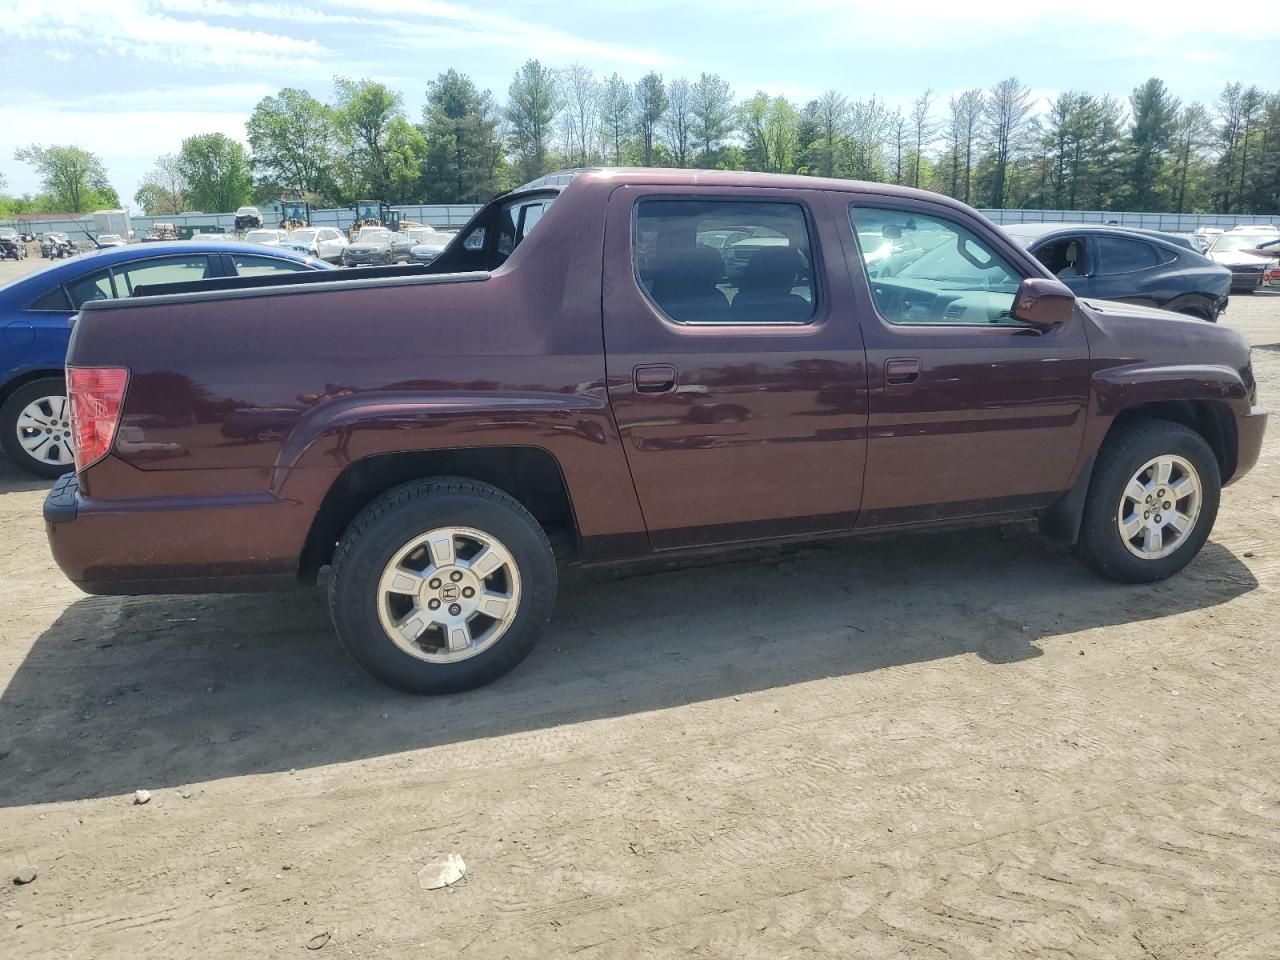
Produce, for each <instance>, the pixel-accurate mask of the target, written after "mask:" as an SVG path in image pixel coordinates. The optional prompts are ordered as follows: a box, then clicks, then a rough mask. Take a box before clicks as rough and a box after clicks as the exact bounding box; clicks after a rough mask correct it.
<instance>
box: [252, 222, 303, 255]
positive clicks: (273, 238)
mask: <svg viewBox="0 0 1280 960" xmlns="http://www.w3.org/2000/svg"><path fill="white" fill-rule="evenodd" d="M288 239H289V231H288V230H272V229H271V228H269V227H268V228H264V229H262V230H250V231H249V232H248V233H246V234H245V235H244V242H245V243H262V244H266V245H267V246H279V245H280V244H282V243H284V242H285V241H286V240H288ZM303 252H306V251H303Z"/></svg>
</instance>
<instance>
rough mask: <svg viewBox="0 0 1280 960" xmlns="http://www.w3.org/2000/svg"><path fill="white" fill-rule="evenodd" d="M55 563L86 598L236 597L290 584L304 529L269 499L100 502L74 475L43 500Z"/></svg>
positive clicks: (282, 504)
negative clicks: (84, 492)
mask: <svg viewBox="0 0 1280 960" xmlns="http://www.w3.org/2000/svg"><path fill="white" fill-rule="evenodd" d="M44 521H45V530H46V533H47V534H48V537H49V548H50V550H51V551H52V553H53V559H54V561H55V562H56V563H57V564H58V567H59V568H60V569H61V570H62V572H63V573H64V574H66V575H67V577H68V578H69V579H70V580H71V582H72V583H74V584H75V585H76V586H77V587H79V588H80V589H81V590H83V591H85V592H86V593H97V594H116V595H127V596H134V595H141V594H151V593H240V592H246V591H260V590H279V589H287V588H290V587H294V586H297V585H298V583H299V580H298V574H297V571H298V557H299V554H300V550H301V544H302V542H303V539H304V538H305V536H306V528H307V524H306V523H305V522H303V521H304V518H303V517H302V516H301V515H300V513H299V511H298V509H297V504H294V503H290V502H288V501H284V500H279V499H277V498H275V497H273V496H271V495H270V494H262V495H252V496H233V497H219V498H212V499H197V498H191V497H164V498H156V499H151V500H143V501H137V500H128V501H101V500H94V499H92V498H88V497H84V496H82V495H81V493H80V483H79V479H78V477H77V476H76V475H75V474H74V473H71V474H67V475H66V476H64V477H62V478H61V479H60V480H58V482H57V483H56V484H54V487H53V489H52V490H50V491H49V494H48V496H47V497H46V498H45V501H44Z"/></svg>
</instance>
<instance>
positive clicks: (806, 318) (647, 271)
mask: <svg viewBox="0 0 1280 960" xmlns="http://www.w3.org/2000/svg"><path fill="white" fill-rule="evenodd" d="M632 256H633V259H634V263H635V273H636V278H637V280H638V281H639V283H640V287H641V288H642V289H643V290H644V292H645V293H646V294H647V295H648V297H649V299H650V300H651V301H653V303H654V304H656V305H657V306H658V307H659V308H660V309H661V310H662V312H663V313H665V314H666V315H667V316H668V317H669V318H671V319H672V320H674V321H675V322H676V323H754V324H774V323H808V322H810V321H811V320H812V319H813V317H814V313H815V310H816V305H817V292H816V291H817V287H816V280H815V276H814V269H813V245H812V243H811V241H810V238H809V226H808V222H807V220H806V218H805V214H804V209H803V208H802V207H801V206H800V205H799V204H795V203H775V202H772V201H765V200H642V201H640V203H638V204H637V205H636V216H635V232H634V242H633V248H632Z"/></svg>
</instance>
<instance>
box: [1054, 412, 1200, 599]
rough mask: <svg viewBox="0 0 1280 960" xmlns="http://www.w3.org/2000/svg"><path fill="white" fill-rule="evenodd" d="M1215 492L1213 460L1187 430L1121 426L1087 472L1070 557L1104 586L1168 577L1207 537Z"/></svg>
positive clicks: (1137, 423)
mask: <svg viewBox="0 0 1280 960" xmlns="http://www.w3.org/2000/svg"><path fill="white" fill-rule="evenodd" d="M1221 487H1222V479H1221V474H1220V472H1219V469H1218V460H1217V458H1216V457H1215V456H1214V454H1213V451H1212V450H1211V449H1209V445H1208V444H1207V443H1205V441H1204V438H1202V437H1201V436H1200V435H1199V434H1198V433H1196V432H1195V431H1194V430H1191V429H1189V428H1188V427H1184V426H1183V425H1181V424H1178V423H1171V422H1169V421H1165V420H1133V421H1131V422H1129V423H1125V424H1121V425H1120V426H1118V427H1117V428H1116V429H1115V430H1114V431H1113V432H1112V434H1111V436H1110V437H1109V438H1108V439H1107V442H1106V444H1105V446H1104V447H1103V449H1102V452H1101V453H1100V454H1099V456H1098V461H1097V463H1096V465H1095V466H1094V471H1093V478H1092V481H1091V482H1090V484H1089V493H1088V496H1087V498H1086V500H1085V508H1084V518H1083V522H1082V524H1081V527H1080V541H1079V543H1078V544H1077V546H1076V552H1077V553H1078V555H1079V556H1080V558H1081V559H1082V560H1083V561H1084V562H1085V563H1086V564H1087V565H1088V566H1089V567H1090V568H1091V569H1092V570H1094V571H1095V572H1096V573H1099V574H1101V575H1102V576H1104V577H1107V578H1109V579H1112V580H1119V581H1122V582H1124V583H1149V582H1152V581H1155V580H1163V579H1164V578H1165V577H1169V576H1172V575H1173V574H1175V573H1177V572H1178V571H1179V570H1181V569H1182V568H1183V567H1185V566H1186V565H1187V564H1188V563H1190V562H1191V561H1192V560H1193V559H1194V558H1195V556H1196V554H1198V553H1199V552H1200V548H1201V547H1203V546H1204V543H1205V541H1206V540H1207V539H1208V538H1209V533H1210V531H1211V530H1212V529H1213V523H1214V520H1215V519H1216V518H1217V515H1218V500H1219V496H1220V493H1221Z"/></svg>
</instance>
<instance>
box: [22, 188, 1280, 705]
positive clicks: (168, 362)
mask: <svg viewBox="0 0 1280 960" xmlns="http://www.w3.org/2000/svg"><path fill="white" fill-rule="evenodd" d="M534 208H537V209H538V210H539V215H538V217H537V218H536V221H535V219H534V218H530V217H529V216H528V215H527V214H528V211H529V210H530V209H534ZM731 227H732V228H735V229H736V230H740V231H741V232H743V233H746V234H747V235H748V236H762V237H766V236H767V237H771V238H775V239H777V238H780V239H781V240H782V241H783V242H781V243H770V244H762V245H759V246H758V248H757V249H756V250H754V251H753V252H752V254H751V256H750V257H749V258H748V259H747V261H746V262H745V263H744V264H742V266H743V269H742V272H741V273H740V275H738V276H737V277H736V279H735V282H733V283H727V282H726V280H725V276H726V271H725V253H724V248H723V247H721V248H720V249H717V248H716V247H715V246H714V245H713V244H710V243H704V242H703V240H704V239H708V238H710V237H711V235H712V233H713V232H714V231H724V230H726V229H727V228H731ZM911 233H916V234H919V235H922V236H924V235H927V236H929V237H931V238H939V239H938V242H937V243H935V244H934V245H933V246H932V248H931V249H930V250H929V251H928V252H927V253H926V254H924V255H923V256H921V257H920V258H918V259H917V260H916V261H915V262H914V263H913V264H911V270H910V271H900V272H896V273H894V274H892V275H885V274H882V273H880V274H878V275H875V276H873V275H872V271H871V270H870V269H869V268H868V267H867V266H866V264H865V255H866V251H865V249H864V247H863V246H862V243H861V240H860V238H861V237H863V236H867V237H891V236H901V235H904V234H911ZM1153 242H1154V241H1153ZM731 246H733V245H731ZM740 252H741V251H740V250H739V251H738V252H735V253H734V254H733V256H734V257H735V258H739V254H740ZM929 258H933V259H931V261H930V265H929V269H927V270H926V269H923V268H922V267H921V265H922V264H923V263H924V261H925V260H926V259H929ZM344 276H345V277H350V278H351V279H345V278H339V279H337V280H336V281H335V280H334V278H333V276H331V275H328V274H326V275H323V276H321V275H306V274H295V275H293V276H291V277H287V278H280V279H279V280H267V281H265V282H266V283H269V284H270V286H264V287H261V288H257V289H240V290H226V291H223V290H219V291H216V292H209V291H207V290H205V289H202V287H203V286H204V285H202V284H178V285H176V286H174V287H171V288H169V289H167V290H165V291H163V292H162V291H157V295H156V296H154V297H140V298H134V299H132V300H127V301H114V302H110V301H108V302H101V303H99V302H91V303H87V304H85V305H84V308H83V310H82V313H81V315H80V318H79V320H78V321H77V324H76V332H75V336H74V338H73V341H72V345H71V350H70V354H69V356H68V360H67V370H68V375H69V376H70V378H71V384H72V388H73V392H72V398H73V399H72V403H73V406H74V411H75V412H74V415H73V418H72V420H73V422H74V423H75V424H76V426H77V430H78V431H79V434H78V438H79V446H78V447H77V451H76V456H77V473H76V474H74V475H70V476H68V477H65V478H63V480H61V481H60V482H59V483H58V484H57V485H56V486H55V487H54V489H53V490H52V491H51V492H50V494H49V496H48V498H47V500H46V501H45V520H46V524H47V530H48V535H49V540H50V543H51V546H52V550H53V555H54V557H55V559H56V561H57V563H58V564H59V566H60V567H61V568H62V569H63V571H65V573H66V574H67V576H68V577H70V578H71V579H72V580H73V581H74V582H75V583H76V584H78V585H79V586H80V587H81V588H83V589H85V590H87V591H89V592H93V593H124V594H134V593H146V592H165V593H169V592H184V591H186V592H191V591H210V590H212V591H219V590H222V591H234V590H244V589H265V588H271V587H293V586H296V585H297V584H299V583H308V582H311V581H313V580H314V578H315V576H316V573H317V571H318V570H320V569H321V568H322V567H324V566H326V565H330V566H331V567H332V569H331V571H330V575H329V578H328V596H329V603H330V608H331V611H332V615H333V620H334V624H335V625H336V628H337V632H338V635H339V637H340V638H341V640H342V642H343V644H344V645H345V646H346V648H347V649H348V650H349V651H350V652H351V654H352V656H353V657H354V658H355V659H356V660H357V661H358V662H359V663H360V664H361V665H362V666H364V668H365V669H366V670H368V671H369V672H370V673H372V674H373V675H374V676H376V677H378V678H380V679H382V680H383V681H385V682H387V683H389V684H392V685H394V686H396V687H399V688H401V689H405V690H410V691H414V692H419V693H440V692H446V691H456V690H463V689H467V688H470V687H474V686H476V685H478V684H482V683H485V682H487V681H490V680H493V679H494V678H495V677H498V676H500V675H502V674H503V673H505V672H507V671H508V670H510V669H511V668H512V667H514V666H515V665H516V664H517V663H518V662H519V661H520V660H521V659H522V658H523V657H524V656H525V655H526V654H527V653H528V652H529V650H530V649H531V647H532V646H533V644H534V642H535V640H536V639H537V637H538V634H539V632H540V631H541V630H542V629H543V627H544V625H545V624H546V622H547V620H548V618H549V616H550V614H551V611H552V607H553V605H554V602H555V594H556V587H557V578H558V563H559V562H564V563H583V564H596V563H614V562H620V561H630V560H639V559H647V558H654V557H675V556H678V555H681V554H685V553H692V552H703V551H706V550H708V549H712V548H727V547H730V546H740V545H743V544H754V543H759V542H778V541H780V540H787V539H802V538H812V537H825V536H838V535H848V534H855V533H863V532H871V531H884V530H887V529H891V528H896V527H902V526H914V525H925V524H934V523H942V522H955V521H975V520H983V521H990V520H995V519H1000V518H1009V517H1037V518H1039V520H1040V522H1041V524H1042V528H1043V529H1044V530H1045V532H1046V533H1049V534H1051V535H1054V536H1057V537H1060V538H1062V539H1064V540H1066V541H1068V542H1071V543H1074V544H1075V548H1076V551H1077V553H1078V554H1079V556H1080V557H1081V559H1082V560H1083V561H1084V562H1085V563H1086V564H1088V565H1089V566H1090V567H1091V568H1092V569H1093V570H1095V571H1096V572H1098V573H1099V574H1101V575H1102V576H1105V577H1109V578H1112V579H1115V580H1121V581H1127V582H1148V581H1154V580H1159V579H1162V578H1164V577H1168V576H1170V575H1172V574H1174V573H1176V572H1177V571H1178V570H1180V569H1182V568H1183V567H1184V566H1185V565H1186V564H1187V563H1188V562H1190V561H1191V560H1192V558H1193V557H1195V556H1196V554H1197V553H1198V552H1199V550H1200V548H1201V547H1202V546H1203V545H1204V543H1205V541H1206V538H1207V537H1208V536H1209V533H1210V531H1211V529H1212V527H1213V523H1214V519H1215V517H1216V514H1217V509H1218V503H1219V495H1220V490H1221V488H1222V486H1223V485H1224V484H1227V483H1230V482H1232V481H1234V480H1236V479H1237V478H1239V477H1240V476H1242V475H1244V474H1245V473H1247V472H1248V471H1249V470H1250V469H1251V468H1252V467H1253V465H1254V463H1255V462H1256V460H1257V458H1258V454H1259V450H1260V447H1261V443H1262V435H1263V430H1264V425H1265V423H1266V414H1265V413H1264V412H1263V411H1262V409H1261V408H1260V407H1259V406H1258V398H1257V388H1256V385H1255V381H1254V377H1253V372H1252V368H1251V366H1250V364H1251V358H1250V352H1249V345H1248V343H1247V342H1246V340H1245V338H1244V337H1243V336H1242V335H1241V334H1240V333H1239V332H1238V331H1236V330H1233V329H1231V328H1229V327H1226V326H1219V325H1214V324H1207V323H1202V322H1200V321H1198V320H1193V319H1191V318H1189V317H1185V316H1181V315H1179V314H1176V313H1169V312H1166V311H1163V310H1156V309H1151V308H1145V307H1139V306H1134V305H1132V304H1125V303H1116V302H1112V301H1104V300H1094V299H1091V298H1077V297H1076V296H1075V294H1073V293H1072V291H1071V290H1070V289H1069V288H1068V287H1066V286H1065V285H1064V284H1063V283H1062V282H1061V281H1059V280H1057V279H1056V278H1054V277H1053V275H1052V274H1051V273H1050V272H1049V271H1048V269H1046V268H1045V266H1044V265H1043V264H1042V263H1041V262H1040V261H1038V260H1037V259H1036V258H1035V257H1033V256H1031V254H1030V253H1029V252H1027V250H1025V249H1024V248H1023V247H1022V246H1021V245H1019V244H1017V243H1015V242H1013V240H1011V238H1010V237H1009V236H1008V235H1007V234H1005V233H1003V232H1002V231H1000V230H999V229H997V228H995V227H993V226H992V225H991V224H990V223H989V222H988V221H987V220H985V219H984V218H983V217H982V216H981V215H979V214H978V213H977V212H976V211H974V210H972V209H971V208H969V207H967V206H965V205H963V204H961V203H959V202H957V201H954V200H951V199H949V198H946V197H942V196H939V195H937V194H933V193H928V192H925V191H921V190H911V189H907V188H903V187H894V186H888V185H885V184H870V183H867V184H863V183H856V182H851V181H843V180H822V179H816V178H811V177H800V176H774V175H767V174H752V173H740V172H728V171H708V170H698V171H692V170H675V169H666V170H607V171H577V172H575V173H573V174H566V175H557V176H556V177H554V178H551V179H548V180H542V181H535V182H534V183H532V184H529V185H527V186H525V187H522V188H520V189H518V190H515V191H513V192H511V193H509V194H506V195H504V196H501V197H499V198H497V199H495V200H493V201H491V202H490V203H489V204H487V205H486V206H485V207H484V208H483V209H481V211H480V212H479V213H478V214H477V215H476V216H475V217H474V218H473V219H472V220H471V222H470V223H469V224H468V225H467V226H466V227H465V228H464V229H463V232H462V235H461V241H460V242H456V243H452V244H450V245H449V247H448V248H447V249H446V250H445V252H444V253H443V254H441V255H440V256H439V257H438V258H437V259H436V261H435V263H433V264H432V265H431V266H430V267H429V268H427V270H426V271H425V272H423V273H420V274H416V275H408V274H400V275H395V276H391V275H388V276H385V277H384V276H380V275H378V272H373V273H360V274H355V273H352V274H346V275H344ZM316 281H319V282H316ZM215 282H216V281H215ZM126 426H127V427H128V428H129V429H130V430H131V431H132V432H131V435H130V437H129V442H128V444H127V445H122V444H121V442H120V441H119V440H118V435H119V433H120V431H121V430H122V429H124V428H125V427H126ZM232 434H234V437H235V439H234V441H232V440H231V439H230V436H231V435H232ZM174 448H176V449H178V450H180V451H181V456H180V457H177V456H172V455H170V454H168V453H167V452H166V453H164V454H161V453H159V452H153V451H168V450H171V449H174ZM553 544H554V545H555V546H554V547H553ZM771 589H772V588H771V587H768V586H767V585H766V586H762V591H763V592H762V596H763V597H765V599H764V600H763V601H762V603H764V604H765V607H766V608H767V606H768V600H767V596H768V594H769V591H770V590H771ZM778 629H781V630H785V629H786V625H785V624H780V625H778Z"/></svg>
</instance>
